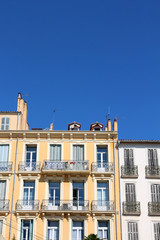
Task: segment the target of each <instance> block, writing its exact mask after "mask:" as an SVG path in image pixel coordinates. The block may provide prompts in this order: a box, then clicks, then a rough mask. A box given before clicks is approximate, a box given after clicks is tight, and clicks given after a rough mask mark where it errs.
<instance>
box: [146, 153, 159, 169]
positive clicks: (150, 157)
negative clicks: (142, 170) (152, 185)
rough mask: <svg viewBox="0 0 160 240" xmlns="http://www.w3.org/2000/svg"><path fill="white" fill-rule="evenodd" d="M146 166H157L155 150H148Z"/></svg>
mask: <svg viewBox="0 0 160 240" xmlns="http://www.w3.org/2000/svg"><path fill="white" fill-rule="evenodd" d="M148 165H149V166H158V156H157V149H148Z"/></svg>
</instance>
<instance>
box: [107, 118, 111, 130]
mask: <svg viewBox="0 0 160 240" xmlns="http://www.w3.org/2000/svg"><path fill="white" fill-rule="evenodd" d="M107 129H108V131H111V119H110V118H108V122H107Z"/></svg>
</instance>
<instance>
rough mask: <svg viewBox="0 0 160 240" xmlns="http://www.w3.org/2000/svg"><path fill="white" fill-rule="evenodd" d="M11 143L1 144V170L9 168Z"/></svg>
mask: <svg viewBox="0 0 160 240" xmlns="http://www.w3.org/2000/svg"><path fill="white" fill-rule="evenodd" d="M8 155H9V145H0V170H1V171H7V170H8Z"/></svg>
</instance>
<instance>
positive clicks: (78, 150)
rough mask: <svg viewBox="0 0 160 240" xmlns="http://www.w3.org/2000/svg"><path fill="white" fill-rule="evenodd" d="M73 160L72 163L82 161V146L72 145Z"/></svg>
mask: <svg viewBox="0 0 160 240" xmlns="http://www.w3.org/2000/svg"><path fill="white" fill-rule="evenodd" d="M73 160H74V161H84V146H83V145H73Z"/></svg>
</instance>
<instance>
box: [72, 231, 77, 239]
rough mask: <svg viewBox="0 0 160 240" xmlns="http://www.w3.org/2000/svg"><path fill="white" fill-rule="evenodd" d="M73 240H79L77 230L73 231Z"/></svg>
mask: <svg viewBox="0 0 160 240" xmlns="http://www.w3.org/2000/svg"><path fill="white" fill-rule="evenodd" d="M72 240H77V230H76V229H72Z"/></svg>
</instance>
